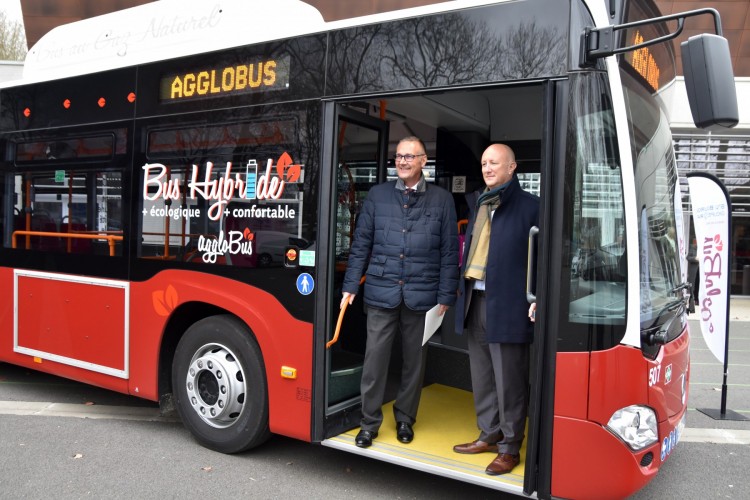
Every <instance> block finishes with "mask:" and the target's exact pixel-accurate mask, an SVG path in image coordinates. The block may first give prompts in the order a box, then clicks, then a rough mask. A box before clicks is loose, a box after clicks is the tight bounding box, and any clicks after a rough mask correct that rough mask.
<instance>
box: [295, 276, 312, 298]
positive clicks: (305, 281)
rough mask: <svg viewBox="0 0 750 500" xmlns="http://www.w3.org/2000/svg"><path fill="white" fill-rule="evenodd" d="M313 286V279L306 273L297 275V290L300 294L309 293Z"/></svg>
mask: <svg viewBox="0 0 750 500" xmlns="http://www.w3.org/2000/svg"><path fill="white" fill-rule="evenodd" d="M313 288H315V281H313V277H312V276H310V275H309V274H308V273H302V274H300V275H299V276H297V291H298V292H299V293H301V294H302V295H310V294H311V293H312V291H313Z"/></svg>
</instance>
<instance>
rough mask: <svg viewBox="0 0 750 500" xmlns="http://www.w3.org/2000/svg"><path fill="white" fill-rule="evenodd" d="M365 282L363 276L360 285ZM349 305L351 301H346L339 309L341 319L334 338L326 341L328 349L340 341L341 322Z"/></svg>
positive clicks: (337, 323) (337, 322)
mask: <svg viewBox="0 0 750 500" xmlns="http://www.w3.org/2000/svg"><path fill="white" fill-rule="evenodd" d="M364 282H365V277H364V276H362V279H361V280H359V286H362V283H364ZM347 307H349V302H344V307H342V308H341V310H340V311H339V319H338V321H336V331H335V332H334V334H333V338H332V339H331V340H329V341H328V342H327V343H326V349H328V348H329V347H331V346H332V345H333V344H335V343H336V342H338V341H339V333H341V323H342V322H343V321H344V313H345V312H346V308H347Z"/></svg>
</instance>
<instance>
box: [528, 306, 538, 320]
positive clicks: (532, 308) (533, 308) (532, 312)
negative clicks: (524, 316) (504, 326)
mask: <svg viewBox="0 0 750 500" xmlns="http://www.w3.org/2000/svg"><path fill="white" fill-rule="evenodd" d="M529 319H530V320H531V322H532V323H534V322H536V302H532V303H531V305H530V306H529Z"/></svg>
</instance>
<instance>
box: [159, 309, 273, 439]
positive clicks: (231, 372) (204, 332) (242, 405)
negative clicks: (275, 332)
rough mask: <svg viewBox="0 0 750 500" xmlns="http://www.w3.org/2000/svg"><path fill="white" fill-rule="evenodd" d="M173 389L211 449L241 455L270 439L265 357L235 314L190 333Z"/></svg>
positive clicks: (180, 347)
mask: <svg viewBox="0 0 750 500" xmlns="http://www.w3.org/2000/svg"><path fill="white" fill-rule="evenodd" d="M191 370H192V371H191ZM172 389H173V391H174V397H175V402H176V406H177V412H178V413H179V414H180V418H181V419H182V422H183V424H184V425H185V427H187V429H188V430H189V431H190V432H191V433H192V435H193V436H194V437H195V439H196V440H197V441H198V442H200V443H201V444H202V445H203V446H205V447H206V448H210V449H212V450H215V451H219V452H221V453H238V452H241V451H245V450H249V449H250V448H254V447H256V446H258V445H260V444H262V443H264V442H265V441H266V440H267V439H268V438H269V436H270V432H269V429H268V385H267V383H266V371H265V367H264V364H263V356H262V354H261V351H260V347H258V344H257V342H256V341H255V339H254V338H253V336H252V334H251V333H250V332H249V331H248V329H247V328H246V327H245V325H244V324H243V323H242V322H240V321H239V320H238V319H237V318H235V317H233V316H230V315H222V316H211V317H208V318H205V319H202V320H200V321H198V322H196V323H195V324H193V325H192V326H191V327H190V328H188V329H187V331H186V332H185V334H184V335H183V337H182V339H180V342H179V344H177V350H176V351H175V355H174V361H173V363H172Z"/></svg>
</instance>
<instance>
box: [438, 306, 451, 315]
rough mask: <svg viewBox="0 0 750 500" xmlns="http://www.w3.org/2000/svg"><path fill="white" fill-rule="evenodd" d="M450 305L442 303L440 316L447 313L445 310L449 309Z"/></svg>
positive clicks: (439, 310) (439, 311)
mask: <svg viewBox="0 0 750 500" xmlns="http://www.w3.org/2000/svg"><path fill="white" fill-rule="evenodd" d="M449 307H450V306H444V305H443V304H440V308H439V309H438V316H442V315H443V314H445V311H447V310H448V308H449Z"/></svg>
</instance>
